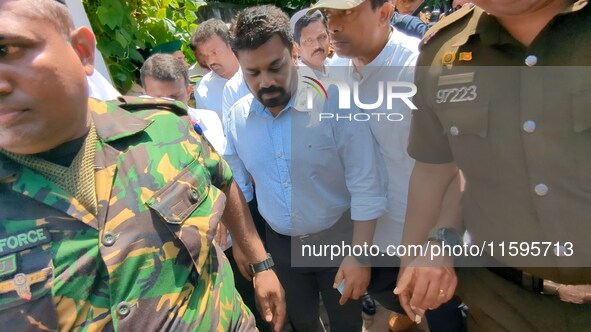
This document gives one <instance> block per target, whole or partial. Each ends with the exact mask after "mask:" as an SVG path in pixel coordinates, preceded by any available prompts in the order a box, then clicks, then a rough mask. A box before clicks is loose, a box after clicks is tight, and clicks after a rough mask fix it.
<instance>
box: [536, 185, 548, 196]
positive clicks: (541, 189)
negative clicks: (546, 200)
mask: <svg viewBox="0 0 591 332" xmlns="http://www.w3.org/2000/svg"><path fill="white" fill-rule="evenodd" d="M534 191H535V192H536V195H538V196H546V195H547V194H548V186H547V185H545V184H543V183H540V184H537V185H536V186H535V188H534Z"/></svg>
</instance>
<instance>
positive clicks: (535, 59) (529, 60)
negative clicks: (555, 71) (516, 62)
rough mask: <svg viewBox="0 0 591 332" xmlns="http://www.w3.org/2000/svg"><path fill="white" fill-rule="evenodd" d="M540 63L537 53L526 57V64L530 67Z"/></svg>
mask: <svg viewBox="0 0 591 332" xmlns="http://www.w3.org/2000/svg"><path fill="white" fill-rule="evenodd" d="M537 63H538V57H537V56H535V55H528V56H527V57H526V58H525V65H526V66H528V67H533V66H535V65H536V64H537Z"/></svg>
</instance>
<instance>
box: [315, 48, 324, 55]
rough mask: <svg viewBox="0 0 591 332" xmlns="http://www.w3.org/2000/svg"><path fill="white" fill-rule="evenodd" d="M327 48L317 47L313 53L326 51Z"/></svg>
mask: <svg viewBox="0 0 591 332" xmlns="http://www.w3.org/2000/svg"><path fill="white" fill-rule="evenodd" d="M324 52H325V50H324V49H323V48H317V49H315V50H314V52H312V55H314V54H316V53H324Z"/></svg>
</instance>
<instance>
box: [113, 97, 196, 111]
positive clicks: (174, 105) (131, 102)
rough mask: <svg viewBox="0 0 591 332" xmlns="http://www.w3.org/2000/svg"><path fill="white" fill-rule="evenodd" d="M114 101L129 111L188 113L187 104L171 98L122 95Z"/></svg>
mask: <svg viewBox="0 0 591 332" xmlns="http://www.w3.org/2000/svg"><path fill="white" fill-rule="evenodd" d="M112 103H114V104H115V105H117V106H119V107H121V108H123V109H124V110H127V111H129V112H136V111H143V110H150V109H152V110H165V111H169V112H171V113H174V114H176V115H178V116H186V115H187V114H188V108H187V105H185V104H184V103H182V102H180V101H177V100H173V99H169V98H151V97H134V96H120V97H119V98H117V99H116V100H113V101H112Z"/></svg>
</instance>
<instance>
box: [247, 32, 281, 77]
mask: <svg viewBox="0 0 591 332" xmlns="http://www.w3.org/2000/svg"><path fill="white" fill-rule="evenodd" d="M286 57H287V58H289V50H288V49H287V47H285V45H284V44H283V41H282V40H281V37H279V35H277V34H275V35H273V36H272V37H271V38H270V39H269V40H268V41H267V42H266V43H264V44H263V45H261V46H259V47H258V48H257V49H254V50H241V51H238V61H239V62H240V65H242V66H243V67H244V68H246V69H249V68H265V67H267V66H269V65H271V64H272V63H274V62H276V61H277V60H282V59H284V58H286Z"/></svg>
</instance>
